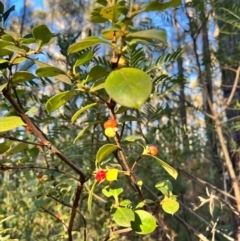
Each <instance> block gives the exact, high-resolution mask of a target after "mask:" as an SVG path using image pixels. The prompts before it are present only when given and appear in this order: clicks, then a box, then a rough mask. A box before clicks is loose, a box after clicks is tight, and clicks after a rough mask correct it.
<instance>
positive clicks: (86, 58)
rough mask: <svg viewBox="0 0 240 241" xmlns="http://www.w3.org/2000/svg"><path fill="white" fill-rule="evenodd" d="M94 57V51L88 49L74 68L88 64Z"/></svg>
mask: <svg viewBox="0 0 240 241" xmlns="http://www.w3.org/2000/svg"><path fill="white" fill-rule="evenodd" d="M92 58H93V52H92V51H86V52H84V53H83V54H81V55H80V56H79V57H78V59H77V61H76V62H75V64H74V68H76V67H78V66H80V65H83V64H86V63H87V62H89V61H90V60H91V59H92Z"/></svg>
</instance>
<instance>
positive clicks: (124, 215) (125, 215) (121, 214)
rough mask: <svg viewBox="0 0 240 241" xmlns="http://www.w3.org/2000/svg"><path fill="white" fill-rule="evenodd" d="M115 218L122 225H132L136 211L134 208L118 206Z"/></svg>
mask: <svg viewBox="0 0 240 241" xmlns="http://www.w3.org/2000/svg"><path fill="white" fill-rule="evenodd" d="M113 220H114V221H115V222H116V223H117V224H118V225H119V226H121V227H130V226H131V222H132V221H134V212H133V210H132V209H128V208H122V207H118V208H117V210H116V212H115V213H114V215H113Z"/></svg>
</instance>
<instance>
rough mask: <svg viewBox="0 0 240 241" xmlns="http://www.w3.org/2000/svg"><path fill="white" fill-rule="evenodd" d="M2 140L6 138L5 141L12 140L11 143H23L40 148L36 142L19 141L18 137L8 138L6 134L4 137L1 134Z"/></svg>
mask: <svg viewBox="0 0 240 241" xmlns="http://www.w3.org/2000/svg"><path fill="white" fill-rule="evenodd" d="M0 138H5V139H8V140H11V141H17V142H22V143H26V144H30V145H34V146H38V143H36V142H31V141H25V140H21V139H18V138H16V137H13V136H7V135H4V134H3V135H1V134H0Z"/></svg>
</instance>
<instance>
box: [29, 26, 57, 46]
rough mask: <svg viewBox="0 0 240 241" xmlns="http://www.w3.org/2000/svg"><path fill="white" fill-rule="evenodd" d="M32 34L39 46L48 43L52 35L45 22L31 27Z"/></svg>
mask: <svg viewBox="0 0 240 241" xmlns="http://www.w3.org/2000/svg"><path fill="white" fill-rule="evenodd" d="M32 34H33V37H34V38H35V39H36V41H37V42H38V47H39V48H41V47H42V46H43V45H46V44H48V43H49V42H50V40H51V39H52V37H53V34H52V33H51V31H50V30H49V29H48V27H47V26H46V25H45V24H41V25H39V26H37V27H35V28H33V30H32Z"/></svg>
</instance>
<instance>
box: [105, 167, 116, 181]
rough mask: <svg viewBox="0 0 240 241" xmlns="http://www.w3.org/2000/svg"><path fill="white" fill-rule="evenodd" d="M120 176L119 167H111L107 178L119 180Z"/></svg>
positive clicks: (108, 179)
mask: <svg viewBox="0 0 240 241" xmlns="http://www.w3.org/2000/svg"><path fill="white" fill-rule="evenodd" d="M117 177H118V169H109V170H108V171H107V174H106V179H107V181H109V182H112V181H115V180H117Z"/></svg>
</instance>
